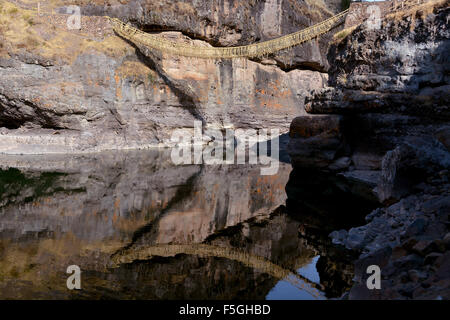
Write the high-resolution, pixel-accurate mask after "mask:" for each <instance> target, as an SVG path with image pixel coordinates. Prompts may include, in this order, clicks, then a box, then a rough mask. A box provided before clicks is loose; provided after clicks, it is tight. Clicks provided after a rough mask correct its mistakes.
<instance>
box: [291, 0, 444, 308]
mask: <svg viewBox="0 0 450 320" xmlns="http://www.w3.org/2000/svg"><path fill="white" fill-rule="evenodd" d="M449 13H450V9H449V6H448V1H433V2H429V3H425V4H423V5H421V6H419V7H415V8H412V9H410V10H406V11H400V12H396V13H394V14H391V15H388V16H387V17H386V18H385V19H384V20H383V21H382V23H381V25H380V28H377V29H373V28H372V29H371V28H370V26H368V25H366V24H362V25H359V26H357V27H356V28H352V29H350V30H344V31H343V34H341V35H337V39H336V41H335V44H333V45H332V46H331V47H330V50H329V54H328V59H329V61H330V65H331V68H330V72H329V77H330V78H329V82H328V87H326V88H323V89H319V90H316V91H314V92H313V93H312V95H311V96H310V97H307V98H306V110H307V112H308V113H309V115H307V116H300V117H298V118H296V119H295V120H294V121H293V122H292V124H291V129H290V137H291V140H290V143H289V152H290V156H291V159H292V161H293V164H294V167H297V168H299V169H304V168H315V169H320V170H321V171H325V172H328V174H329V175H330V177H333V178H331V179H330V183H335V185H336V186H337V187H339V188H340V189H341V190H343V191H345V192H350V193H353V194H355V195H356V196H359V197H361V198H363V199H367V200H370V201H371V202H373V203H378V206H379V208H378V209H376V210H374V211H373V212H372V213H370V214H369V215H367V217H366V223H367V224H366V225H363V226H360V227H355V228H351V229H350V230H345V229H343V230H339V231H335V232H333V233H331V237H332V239H333V242H334V243H335V244H339V245H342V246H345V247H346V248H348V249H351V250H354V251H356V252H359V253H360V257H359V259H358V260H357V261H356V263H355V275H356V277H355V280H356V284H355V286H354V287H353V289H352V290H351V291H350V293H349V295H348V296H347V297H349V298H351V299H389V298H390V299H393V298H395V299H410V298H414V299H421V298H422V299H448V298H449V296H448V294H449V293H448V287H449V281H450V273H449V268H448V266H449V262H450V259H449V258H450V255H449V249H450V242H449V240H450V234H449V229H448V225H449V218H450V217H449V215H448V213H449V212H450V210H449V209H450V194H449V190H450V188H449V171H448V169H449V167H450V152H449V151H450V149H449V139H450V130H449V129H450V123H449V120H450V117H449V116H450V114H449V105H450V95H449V94H450V90H449V89H450V77H449V71H450V61H449V54H448V53H449V52H450V51H449V50H450V33H449V30H448V19H449ZM331 62H333V63H331ZM333 179H338V182H336V181H334V182H333ZM292 183H293V184H295V183H294V182H292ZM299 183H301V182H299ZM372 264H375V265H379V266H380V267H381V275H382V282H381V288H382V289H381V290H368V289H367V286H366V280H367V277H368V274H367V273H366V269H367V267H368V266H369V265H372Z"/></svg>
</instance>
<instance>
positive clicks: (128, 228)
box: [0, 150, 352, 299]
mask: <svg viewBox="0 0 450 320" xmlns="http://www.w3.org/2000/svg"><path fill="white" fill-rule="evenodd" d="M169 155H170V150H166V151H145V152H143V151H141V152H121V153H117V152H115V153H103V154H97V155H84V156H70V157H69V156H1V161H0V163H1V170H0V257H1V258H0V298H2V299H5V298H8V299H18V298H19V299H21V298H24V299H36V298H38V299H85V298H87V299H105V298H106V299H327V298H333V297H338V296H340V295H341V294H342V293H343V292H345V290H347V289H348V288H349V286H350V284H351V277H352V266H351V262H350V260H349V259H348V258H347V257H346V255H345V254H343V253H342V252H341V251H339V250H340V249H339V248H335V247H334V246H332V245H331V244H330V242H329V239H328V238H327V233H328V231H330V230H332V229H333V226H332V225H330V224H329V221H327V219H324V218H323V217H321V216H320V215H316V213H315V212H314V210H313V211H311V210H309V209H305V208H304V207H303V206H302V205H299V204H298V201H294V202H292V201H291V202H289V201H287V193H286V186H287V185H288V181H289V177H290V175H291V171H292V169H291V165H290V164H288V163H282V164H281V165H280V170H279V172H278V174H277V175H274V176H261V175H260V168H259V167H258V166H257V165H226V166H209V165H188V166H175V165H173V163H172V162H171V160H170V156H169ZM291 189H292V188H291ZM291 193H292V191H291ZM300 193H301V192H300ZM291 197H292V196H291ZM298 197H300V198H301V195H300V196H299V195H295V198H296V199H297V198H298ZM319 197H320V195H319ZM289 203H290V204H289ZM286 204H288V206H286ZM325 226H326V227H325ZM69 265H78V266H79V267H80V268H81V270H82V275H81V279H82V290H73V291H71V290H68V289H67V287H66V280H67V277H68V276H69V275H68V274H66V269H67V267H68V266H69Z"/></svg>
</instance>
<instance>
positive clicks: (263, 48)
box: [109, 9, 348, 59]
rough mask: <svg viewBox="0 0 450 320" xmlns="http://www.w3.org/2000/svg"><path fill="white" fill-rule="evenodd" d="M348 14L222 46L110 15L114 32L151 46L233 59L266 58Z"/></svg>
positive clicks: (327, 28) (181, 53) (187, 54)
mask: <svg viewBox="0 0 450 320" xmlns="http://www.w3.org/2000/svg"><path fill="white" fill-rule="evenodd" d="M347 13H348V9H347V10H345V11H342V12H341V13H339V14H337V15H335V16H333V17H331V18H329V19H326V20H324V21H322V22H320V23H318V24H315V25H313V26H311V27H308V28H306V29H302V30H300V31H297V32H295V33H292V34H288V35H286V36H283V37H280V38H277V39H273V40H269V41H264V42H260V43H254V44H250V45H247V46H239V47H222V48H217V47H198V46H193V45H186V44H181V43H177V42H174V41H170V40H166V39H163V38H161V37H159V36H156V35H152V34H148V33H145V32H143V31H141V30H139V29H136V28H134V27H132V26H130V25H128V24H125V23H123V22H122V21H120V20H119V19H116V18H109V20H110V21H111V23H112V25H113V29H114V31H115V32H116V33H117V34H118V35H120V36H121V37H123V38H125V39H128V40H130V41H131V42H133V43H134V44H137V45H143V46H146V47H148V48H151V49H156V50H159V51H162V52H165V53H170V54H173V55H179V56H185V57H196V58H204V59H233V58H255V57H263V56H267V55H269V54H272V53H275V52H277V51H280V50H284V49H288V48H291V47H294V46H297V45H299V44H301V43H304V42H307V41H310V40H312V39H314V38H316V37H318V36H320V35H322V34H324V33H327V32H328V31H330V30H331V29H333V28H335V27H337V26H338V25H340V24H341V23H343V22H344V20H345V16H346V15H347Z"/></svg>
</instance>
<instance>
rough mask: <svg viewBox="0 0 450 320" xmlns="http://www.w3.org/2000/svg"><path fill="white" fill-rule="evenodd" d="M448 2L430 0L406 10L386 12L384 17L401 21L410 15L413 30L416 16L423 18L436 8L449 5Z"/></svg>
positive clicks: (447, 0) (449, 2)
mask: <svg viewBox="0 0 450 320" xmlns="http://www.w3.org/2000/svg"><path fill="white" fill-rule="evenodd" d="M449 4H450V1H449V0H432V1H428V2H426V3H424V4H421V5H418V6H414V7H412V8H409V9H406V10H399V11H396V12H394V13H391V14H388V15H386V19H387V20H394V21H401V20H403V19H404V18H406V17H411V30H413V29H414V27H415V25H416V23H415V21H416V18H419V19H425V18H426V17H427V16H428V15H429V14H431V13H433V11H434V10H435V9H436V8H440V7H444V6H449Z"/></svg>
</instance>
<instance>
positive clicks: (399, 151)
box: [0, 0, 450, 300]
mask: <svg viewBox="0 0 450 320" xmlns="http://www.w3.org/2000/svg"><path fill="white" fill-rule="evenodd" d="M413 2H414V3H413ZM37 3H39V7H38V9H39V10H42V13H41V12H40V11H36V8H37V7H36V6H37ZM400 3H402V2H400ZM404 4H405V5H404V6H402V7H398V8H397V7H396V8H397V9H396V10H392V9H391V8H392V7H391V6H392V2H391V1H386V2H380V3H373V4H372V3H370V4H368V3H365V2H363V3H356V2H355V3H351V4H350V8H349V13H348V15H347V16H346V20H345V23H343V24H339V25H337V26H334V27H333V29H332V30H330V31H329V32H327V33H325V34H322V35H320V36H319V37H314V38H313V39H311V40H310V41H307V42H304V43H301V44H299V45H296V46H293V47H291V48H287V49H284V50H281V51H277V52H276V53H271V54H263V55H255V56H254V57H253V56H252V57H240V58H235V59H226V58H224V59H216V58H215V59H209V58H208V59H202V58H198V57H189V56H183V55H175V54H171V53H168V52H164V51H160V50H155V49H152V48H149V47H148V46H145V45H142V44H139V43H137V42H136V41H133V40H132V39H131V38H130V39H128V38H126V37H123V36H120V34H119V33H117V30H116V29H114V24H113V23H111V21H112V20H111V18H116V19H119V20H120V21H123V22H124V23H129V25H130V26H133V27H134V28H136V29H135V30H140V31H142V32H145V33H146V34H148V35H150V37H157V39H164V40H166V41H169V42H173V43H175V44H176V46H180V48H182V47H183V46H194V47H196V48H213V47H214V48H219V49H220V48H229V47H239V46H247V45H249V44H253V43H262V42H264V41H268V40H272V39H278V38H280V37H282V36H285V35H288V34H292V33H294V32H297V31H299V30H301V29H305V28H307V27H310V26H314V25H316V24H318V23H320V22H321V21H324V20H326V19H329V18H331V17H333V16H335V15H336V14H338V13H339V12H341V11H342V10H343V9H345V8H342V7H341V2H340V1H335V0H333V1H327V0H324V1H322V0H241V1H238V0H217V1H187V0H157V1H155V0H153V1H147V0H120V1H119V0H106V1H97V0H96V1H84V0H78V1H18V0H17V1H4V0H2V1H0V12H1V16H0V257H1V260H0V298H2V299H105V298H106V299H199V300H203V299H445V300H447V299H449V298H450V251H449V250H450V232H449V226H450V221H449V213H450V195H449V190H450V189H449V171H448V170H449V166H450V153H449V141H450V138H449V134H450V125H449V119H450V117H449V102H450V58H449V54H448V53H449V52H450V51H449V49H450V31H449V29H448V21H449V10H450V9H449V2H448V1H443V0H432V1H431V0H430V1H418V2H415V1H406V2H404ZM73 5H75V6H78V8H79V9H80V12H81V17H80V22H81V28H80V29H74V30H72V29H69V28H68V25H67V23H66V22H67V18H68V17H70V16H71V15H72V14H73V13H70V12H72V11H70V10H72V9H71V7H70V6H73ZM369 5H374V6H376V7H379V8H381V9H380V13H381V14H382V16H380V24H379V26H378V27H376V28H374V26H373V25H372V24H370V23H369V22H370V21H371V20H370V19H368V17H369V16H368V15H370V14H371V12H372V11H367V10H366V9H367V7H368V6H369ZM387 8H389V9H387ZM375 11H376V10H375ZM68 12H69V13H68ZM376 12H377V11H376ZM366 20H368V21H369V22H367V21H366ZM115 30H116V31H115ZM151 39H154V38H151ZM174 46H175V45H174ZM219 51H220V50H219ZM196 122H197V123H201V124H202V125H203V133H205V132H207V130H208V129H211V130H218V131H220V132H226V131H227V130H244V131H245V130H260V131H261V130H267V131H269V132H270V131H271V130H279V132H280V134H281V135H280V137H279V139H280V140H279V141H280V155H279V157H278V158H277V160H279V161H280V164H279V167H278V171H277V173H276V174H274V175H267V176H265V175H261V173H260V172H261V171H260V169H261V165H260V164H258V163H249V162H246V163H245V164H237V163H234V164H229V165H219V164H215V165H208V164H205V163H195V162H190V163H189V164H186V163H185V164H184V165H176V164H174V162H173V159H171V150H173V149H171V148H174V147H176V146H177V145H176V143H174V141H173V139H172V137H173V135H174V133H175V132H177V130H179V129H183V130H187V131H189V130H191V131H192V132H194V123H196ZM202 141H203V143H204V144H205V145H211V144H213V143H215V140H214V137H212V136H208V135H205V134H204V137H203V139H202ZM259 152H261V144H259ZM272 155H273V154H272ZM164 246H168V247H164ZM162 248H165V250H166V251H164V252H162V251H163V250H162ZM155 252H156V253H155ZM223 252H225V253H223ZM69 265H79V266H80V267H81V269H82V270H83V273H82V275H83V282H82V283H83V290H80V291H68V290H67V288H66V286H65V284H66V282H65V281H66V279H67V274H66V268H67V266H69ZM370 265H377V266H379V267H380V268H381V275H382V281H381V289H380V290H369V289H368V288H367V286H366V281H367V278H368V276H369V275H368V274H367V272H366V270H367V267H368V266H370Z"/></svg>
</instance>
